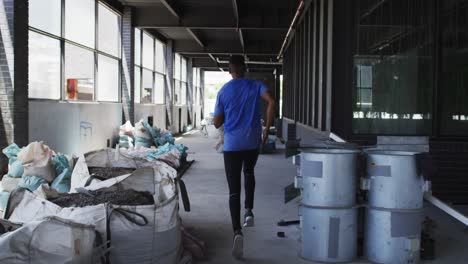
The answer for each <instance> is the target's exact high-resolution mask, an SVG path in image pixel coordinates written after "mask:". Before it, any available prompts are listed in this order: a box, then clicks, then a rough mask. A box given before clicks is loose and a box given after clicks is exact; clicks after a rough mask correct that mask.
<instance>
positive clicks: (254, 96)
mask: <svg viewBox="0 0 468 264" xmlns="http://www.w3.org/2000/svg"><path fill="white" fill-rule="evenodd" d="M266 91H268V88H267V87H266V86H265V84H263V83H262V82H260V81H253V80H248V79H244V78H239V79H232V80H231V81H229V82H228V83H226V84H225V85H224V86H223V88H221V90H220V91H219V93H218V97H217V99H216V106H215V113H214V114H215V116H217V115H222V114H224V151H241V150H254V149H258V148H259V147H260V144H261V142H262V124H261V113H260V111H261V110H260V100H261V98H262V95H263V94H264V93H265V92H266Z"/></svg>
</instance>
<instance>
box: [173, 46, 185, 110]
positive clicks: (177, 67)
mask: <svg viewBox="0 0 468 264" xmlns="http://www.w3.org/2000/svg"><path fill="white" fill-rule="evenodd" d="M174 88H175V89H174V90H175V97H174V103H175V104H178V105H185V104H187V88H188V86H187V60H186V59H185V58H184V57H182V56H180V55H179V54H177V53H176V54H175V55H174Z"/></svg>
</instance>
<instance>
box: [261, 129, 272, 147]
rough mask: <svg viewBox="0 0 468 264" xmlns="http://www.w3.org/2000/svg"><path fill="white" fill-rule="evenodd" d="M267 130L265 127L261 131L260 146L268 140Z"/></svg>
mask: <svg viewBox="0 0 468 264" xmlns="http://www.w3.org/2000/svg"><path fill="white" fill-rule="evenodd" d="M269 134H270V133H269V131H268V130H267V129H265V130H264V131H263V137H262V146H265V144H266V143H267V141H268V135H269Z"/></svg>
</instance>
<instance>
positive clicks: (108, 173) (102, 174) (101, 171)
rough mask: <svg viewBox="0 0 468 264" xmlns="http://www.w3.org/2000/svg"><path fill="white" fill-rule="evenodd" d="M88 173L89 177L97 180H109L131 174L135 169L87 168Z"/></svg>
mask: <svg viewBox="0 0 468 264" xmlns="http://www.w3.org/2000/svg"><path fill="white" fill-rule="evenodd" d="M88 171H89V174H90V175H92V176H96V177H97V178H102V179H111V178H115V177H118V176H122V175H125V174H130V173H133V172H134V171H135V169H131V168H118V167H109V168H103V167H89V168H88Z"/></svg>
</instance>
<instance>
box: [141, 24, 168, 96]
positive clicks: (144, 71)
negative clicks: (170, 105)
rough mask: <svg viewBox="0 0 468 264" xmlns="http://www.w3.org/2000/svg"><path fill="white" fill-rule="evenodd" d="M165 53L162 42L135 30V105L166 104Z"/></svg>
mask: <svg viewBox="0 0 468 264" xmlns="http://www.w3.org/2000/svg"><path fill="white" fill-rule="evenodd" d="M165 52H166V47H165V45H164V44H163V43H162V42H161V41H159V40H158V39H155V38H153V37H152V36H151V35H150V34H148V33H147V32H144V31H142V30H140V29H135V103H142V104H164V102H165V100H164V99H165V98H164V96H165V93H164V92H165V89H166V77H165V74H166V70H165V69H166V63H165ZM140 80H141V81H140Z"/></svg>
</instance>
